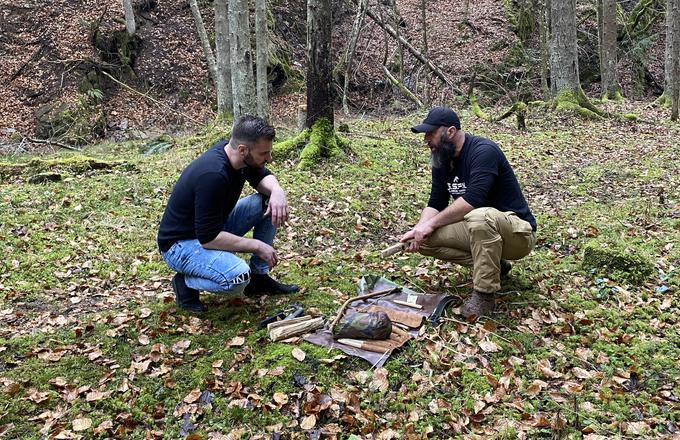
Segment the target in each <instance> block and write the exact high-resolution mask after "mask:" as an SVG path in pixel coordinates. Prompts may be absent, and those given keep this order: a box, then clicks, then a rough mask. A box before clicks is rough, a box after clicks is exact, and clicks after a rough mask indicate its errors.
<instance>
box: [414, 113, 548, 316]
mask: <svg viewBox="0 0 680 440" xmlns="http://www.w3.org/2000/svg"><path fill="white" fill-rule="evenodd" d="M411 130H412V131H413V132H414V133H425V142H426V143H427V145H428V147H429V148H430V151H431V154H432V155H431V158H432V188H431V191H430V199H429V201H428V204H427V207H426V208H425V209H423V212H422V214H421V216H420V220H419V221H418V224H416V225H415V226H414V228H413V229H411V230H410V231H408V232H407V233H406V234H404V235H403V236H402V237H401V242H403V243H404V247H405V250H407V251H410V252H420V253H421V254H423V255H429V256H433V257H435V258H440V259H443V260H447V261H452V262H454V263H457V264H460V265H465V266H472V268H473V291H472V294H471V295H470V296H469V297H468V298H467V300H466V301H465V302H464V303H463V305H462V306H461V309H460V310H461V314H462V315H463V316H464V317H465V318H468V317H471V316H473V315H475V316H481V315H487V314H489V313H491V312H493V311H494V309H495V294H496V292H497V291H498V290H499V289H500V278H501V275H505V274H507V272H508V271H509V270H510V269H511V267H512V266H511V264H510V263H509V262H508V261H507V260H518V259H520V258H522V257H525V256H526V255H528V254H529V253H530V252H531V250H532V249H533V248H534V246H535V244H536V234H535V231H536V219H535V218H534V216H533V215H532V214H531V211H530V210H529V206H528V205H527V202H526V199H525V198H524V195H523V194H522V190H521V189H520V186H519V183H518V182H517V178H516V177H515V173H514V172H513V170H512V167H511V166H510V164H509V163H508V160H507V159H506V158H505V155H504V154H503V152H502V151H501V150H500V148H499V147H498V145H496V144H495V143H494V142H492V141H490V140H488V139H485V138H482V137H479V136H473V135H471V134H467V133H464V132H463V130H461V128H460V119H459V118H458V115H457V114H456V113H455V112H454V111H453V110H451V109H448V108H444V107H435V108H433V109H432V110H431V111H430V112H429V113H428V115H427V117H426V118H425V120H424V121H423V123H422V124H420V125H417V126H415V127H413V128H411ZM450 198H453V203H451V204H450V205H449V199H450Z"/></svg>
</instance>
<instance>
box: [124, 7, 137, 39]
mask: <svg viewBox="0 0 680 440" xmlns="http://www.w3.org/2000/svg"><path fill="white" fill-rule="evenodd" d="M123 9H124V10H125V29H127V33H128V35H129V36H131V37H132V36H133V35H134V34H135V33H136V32H137V25H136V24H135V10H134V9H133V8H132V0H123Z"/></svg>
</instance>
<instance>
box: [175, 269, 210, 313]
mask: <svg viewBox="0 0 680 440" xmlns="http://www.w3.org/2000/svg"><path fill="white" fill-rule="evenodd" d="M172 290H174V291H175V302H176V303H177V305H178V306H179V308H181V309H184V310H187V311H189V312H205V311H206V310H208V308H207V307H206V306H205V305H203V303H202V302H201V300H200V298H199V296H200V295H199V293H198V290H196V289H192V288H190V287H189V286H187V283H185V282H184V274H183V273H177V274H175V276H174V277H173V278H172Z"/></svg>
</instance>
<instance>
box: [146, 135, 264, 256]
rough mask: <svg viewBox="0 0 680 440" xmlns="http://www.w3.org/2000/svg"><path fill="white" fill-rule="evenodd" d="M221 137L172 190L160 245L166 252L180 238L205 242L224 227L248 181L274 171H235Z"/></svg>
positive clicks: (160, 232) (165, 213) (194, 162)
mask: <svg viewBox="0 0 680 440" xmlns="http://www.w3.org/2000/svg"><path fill="white" fill-rule="evenodd" d="M228 142H229V141H227V140H221V141H219V142H217V143H216V144H215V145H213V146H212V147H211V148H210V149H209V150H208V151H206V152H205V153H203V154H201V155H200V156H199V157H197V158H196V159H195V160H194V161H193V162H191V163H190V164H189V166H187V167H186V168H185V169H184V171H183V172H182V174H181V175H180V176H179V180H177V183H176V184H175V187H174V188H173V190H172V194H171V195H170V199H169V200H168V205H167V207H166V208H165V212H164V213H163V218H162V219H161V224H160V228H159V230H158V238H157V240H158V248H159V249H160V250H161V252H165V251H167V250H168V249H170V247H171V246H172V245H173V244H174V243H175V242H176V241H178V240H188V239H193V238H196V239H198V241H200V242H201V243H202V244H204V243H208V242H210V241H212V240H213V239H214V238H215V237H217V235H218V234H219V233H220V232H221V231H222V230H223V228H224V223H225V222H226V220H227V217H228V216H229V214H230V213H231V211H232V210H233V209H234V206H235V205H236V202H237V201H238V198H239V196H240V195H241V191H242V190H243V185H244V184H245V182H246V181H247V182H248V183H249V184H250V185H251V186H252V187H253V188H256V187H257V185H259V183H260V181H262V179H263V178H264V177H266V176H267V175H269V174H271V173H270V172H269V170H267V169H266V168H256V167H248V166H246V167H245V168H242V169H240V170H235V169H234V168H233V167H232V166H231V162H229V158H228V157H227V153H226V152H225V151H224V147H225V145H227V144H228Z"/></svg>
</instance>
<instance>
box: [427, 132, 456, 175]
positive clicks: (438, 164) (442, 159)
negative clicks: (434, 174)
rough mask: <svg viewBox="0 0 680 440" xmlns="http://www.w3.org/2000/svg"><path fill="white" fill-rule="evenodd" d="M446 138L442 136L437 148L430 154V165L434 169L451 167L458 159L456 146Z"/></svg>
mask: <svg viewBox="0 0 680 440" xmlns="http://www.w3.org/2000/svg"><path fill="white" fill-rule="evenodd" d="M445 136H446V135H445V134H443V135H442V137H441V138H440V139H439V143H438V144H437V147H436V148H434V149H432V151H431V153H430V164H431V165H432V167H433V168H444V167H447V166H451V164H452V163H453V161H454V159H455V157H456V146H455V145H454V143H453V142H451V141H450V140H449V139H448V137H446V138H445Z"/></svg>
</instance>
